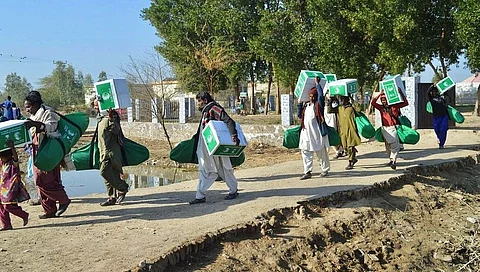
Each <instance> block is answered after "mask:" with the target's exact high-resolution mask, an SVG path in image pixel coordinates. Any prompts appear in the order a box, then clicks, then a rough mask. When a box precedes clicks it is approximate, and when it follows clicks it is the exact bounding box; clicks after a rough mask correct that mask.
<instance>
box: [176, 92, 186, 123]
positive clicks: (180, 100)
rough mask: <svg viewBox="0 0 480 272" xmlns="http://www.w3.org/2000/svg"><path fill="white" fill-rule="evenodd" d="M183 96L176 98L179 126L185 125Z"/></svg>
mask: <svg viewBox="0 0 480 272" xmlns="http://www.w3.org/2000/svg"><path fill="white" fill-rule="evenodd" d="M185 102H186V101H185V96H181V97H179V98H178V103H179V105H178V122H179V123H180V124H185V123H186V119H187V118H186V116H185V115H186V113H187V111H186V109H185Z"/></svg>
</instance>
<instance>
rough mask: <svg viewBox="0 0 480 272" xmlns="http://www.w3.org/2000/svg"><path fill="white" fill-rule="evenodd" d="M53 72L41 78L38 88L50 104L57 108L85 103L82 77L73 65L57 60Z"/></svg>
mask: <svg viewBox="0 0 480 272" xmlns="http://www.w3.org/2000/svg"><path fill="white" fill-rule="evenodd" d="M55 64H56V67H55V69H54V70H53V72H52V74H51V75H49V76H46V77H44V78H41V79H40V87H39V88H38V90H39V91H40V93H41V94H42V98H43V100H44V101H45V103H47V104H48V105H50V106H52V107H54V108H57V107H65V106H69V105H80V104H84V92H83V82H82V80H83V79H82V77H81V76H80V77H79V75H78V74H77V73H76V72H75V69H74V68H73V66H71V65H67V64H66V63H64V62H61V61H57V62H56V63H55Z"/></svg>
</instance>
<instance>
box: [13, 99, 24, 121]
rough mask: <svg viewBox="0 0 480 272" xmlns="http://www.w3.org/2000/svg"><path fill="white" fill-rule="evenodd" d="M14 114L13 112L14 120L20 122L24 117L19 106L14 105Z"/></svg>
mask: <svg viewBox="0 0 480 272" xmlns="http://www.w3.org/2000/svg"><path fill="white" fill-rule="evenodd" d="M12 112H13V120H18V119H20V117H22V114H21V113H20V108H17V104H15V103H12Z"/></svg>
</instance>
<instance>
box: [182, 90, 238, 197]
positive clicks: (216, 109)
mask: <svg viewBox="0 0 480 272" xmlns="http://www.w3.org/2000/svg"><path fill="white" fill-rule="evenodd" d="M196 98H197V105H198V107H199V109H200V110H201V112H202V117H201V120H200V130H199V131H202V130H203V128H204V127H205V125H206V124H207V123H208V122H209V121H211V120H217V121H223V122H225V124H227V127H228V131H229V132H230V135H231V137H232V143H233V144H235V145H239V144H240V140H239V139H238V136H237V129H236V128H235V121H233V119H232V118H230V116H228V114H227V113H226V112H225V110H224V109H223V107H222V106H220V105H219V104H218V103H217V102H215V100H213V98H212V96H211V95H210V94H209V93H208V92H200V93H198V94H197V96H196ZM196 153H197V157H198V179H199V181H198V187H197V193H196V195H195V199H194V200H192V201H190V202H189V203H190V204H192V205H193V204H199V203H204V202H205V201H206V193H207V190H208V188H210V186H212V184H213V182H215V180H216V179H217V177H219V176H220V177H221V178H222V179H223V180H224V181H225V183H226V184H227V186H228V189H229V193H228V195H227V196H226V197H225V200H231V199H235V198H237V196H238V182H237V178H235V175H234V174H233V167H232V163H231V162H230V158H229V157H218V156H210V155H208V151H207V148H206V147H205V142H204V139H203V137H202V135H198V144H197V150H196Z"/></svg>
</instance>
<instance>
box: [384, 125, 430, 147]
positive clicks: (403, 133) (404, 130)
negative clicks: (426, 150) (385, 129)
mask: <svg viewBox="0 0 480 272" xmlns="http://www.w3.org/2000/svg"><path fill="white" fill-rule="evenodd" d="M397 135H398V140H399V141H400V143H402V144H417V143H418V141H420V133H418V131H416V130H414V129H413V128H410V127H407V126H405V125H399V126H397ZM375 139H376V140H377V141H379V142H384V141H385V139H383V134H382V127H379V128H378V129H377V130H376V131H375Z"/></svg>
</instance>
